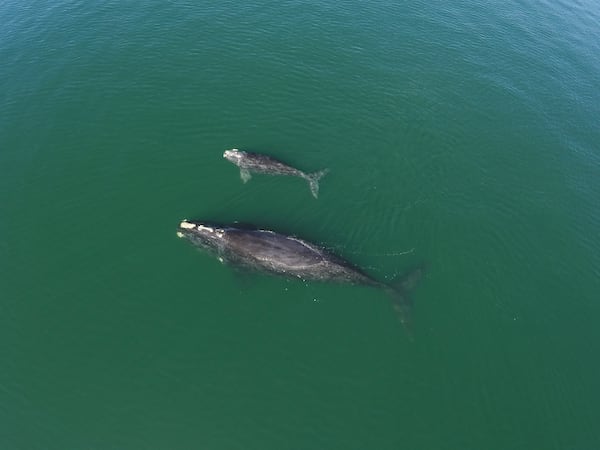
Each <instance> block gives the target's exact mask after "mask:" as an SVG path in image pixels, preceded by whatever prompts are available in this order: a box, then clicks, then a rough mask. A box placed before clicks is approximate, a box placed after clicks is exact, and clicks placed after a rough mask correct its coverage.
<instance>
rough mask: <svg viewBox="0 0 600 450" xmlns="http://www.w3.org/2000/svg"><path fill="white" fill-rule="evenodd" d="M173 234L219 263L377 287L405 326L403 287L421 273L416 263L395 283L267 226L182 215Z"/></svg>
mask: <svg viewBox="0 0 600 450" xmlns="http://www.w3.org/2000/svg"><path fill="white" fill-rule="evenodd" d="M177 235H178V236H179V237H181V238H185V239H187V240H189V241H190V242H191V243H192V244H193V245H195V246H196V247H199V248H201V249H204V250H207V251H208V252H210V253H212V254H213V255H215V256H216V257H217V258H218V259H219V260H220V261H221V262H223V263H230V264H233V265H237V266H243V267H248V268H251V269H254V270H258V271H261V272H267V273H271V274H275V275H282V276H288V277H297V278H301V279H303V280H317V281H333V282H341V283H351V284H360V285H365V286H372V287H375V288H380V289H382V290H384V291H385V292H386V293H387V294H388V295H389V296H390V297H391V298H392V301H393V305H394V308H395V309H396V311H397V312H398V315H399V317H400V321H401V322H402V324H403V325H404V326H405V327H406V328H407V329H409V328H410V316H411V309H412V305H411V301H410V299H409V297H408V291H409V290H411V289H412V288H413V287H414V286H415V285H416V283H417V281H418V280H419V279H420V278H421V277H422V275H423V267H422V266H420V267H417V268H415V269H413V270H411V271H409V272H408V273H407V274H406V275H405V276H404V277H402V278H401V279H400V280H399V282H398V283H393V284H388V283H384V282H381V281H379V280H376V279H375V278H373V277H371V276H370V275H369V274H367V273H366V272H364V271H363V270H361V269H360V268H358V267H356V266H355V265H353V264H352V263H350V262H348V261H346V260H344V259H342V258H340V257H338V256H336V255H334V254H333V253H330V252H328V251H327V250H325V249H323V248H321V247H319V246H317V245H315V244H312V243H310V242H307V241H305V240H302V239H299V238H297V237H294V236H287V235H284V234H279V233H276V232H274V231H271V230H262V229H245V228H239V227H236V226H230V225H215V224H212V223H206V222H200V221H194V220H184V221H182V222H181V223H180V224H179V229H178V231H177Z"/></svg>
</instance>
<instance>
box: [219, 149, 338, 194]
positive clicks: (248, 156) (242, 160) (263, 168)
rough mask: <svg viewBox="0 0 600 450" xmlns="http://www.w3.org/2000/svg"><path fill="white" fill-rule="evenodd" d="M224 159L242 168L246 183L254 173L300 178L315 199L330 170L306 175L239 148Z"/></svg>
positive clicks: (274, 160) (293, 168) (224, 155)
mask: <svg viewBox="0 0 600 450" xmlns="http://www.w3.org/2000/svg"><path fill="white" fill-rule="evenodd" d="M223 158H225V159H226V160H228V161H231V162H232V163H233V164H235V165H236V166H238V167H239V168H240V178H241V179H242V181H243V182H244V183H247V182H248V181H249V180H250V179H251V178H252V173H262V174H268V175H287V176H293V177H299V178H303V179H305V180H306V181H307V182H308V187H309V188H310V192H311V194H312V195H313V197H314V198H318V197H319V180H320V179H321V178H322V177H324V176H325V175H326V174H327V173H329V169H323V170H320V171H318V172H315V173H305V172H303V171H301V170H299V169H296V168H295V167H292V166H289V165H287V164H285V163H284V162H282V161H279V160H277V159H275V158H273V157H271V156H267V155H263V154H260V153H252V152H245V151H243V150H239V149H237V148H233V149H231V150H225V151H224V152H223Z"/></svg>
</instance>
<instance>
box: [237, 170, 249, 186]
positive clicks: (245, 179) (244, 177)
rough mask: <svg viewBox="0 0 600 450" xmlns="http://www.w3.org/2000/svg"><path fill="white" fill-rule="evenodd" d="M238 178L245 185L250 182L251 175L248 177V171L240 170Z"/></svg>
mask: <svg viewBox="0 0 600 450" xmlns="http://www.w3.org/2000/svg"><path fill="white" fill-rule="evenodd" d="M240 178H241V179H242V181H243V182H244V184H245V183H247V182H248V181H250V178H252V175H250V172H249V171H248V169H240Z"/></svg>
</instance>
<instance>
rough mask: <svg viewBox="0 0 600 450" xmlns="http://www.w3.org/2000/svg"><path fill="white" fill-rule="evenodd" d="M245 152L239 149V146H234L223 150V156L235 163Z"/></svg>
mask: <svg viewBox="0 0 600 450" xmlns="http://www.w3.org/2000/svg"><path fill="white" fill-rule="evenodd" d="M244 154H245V153H244V152H243V151H241V150H238V149H237V148H232V149H231V150H225V151H224V152H223V158H225V159H227V160H229V161H231V162H232V163H234V164H237V163H238V162H239V161H240V160H241V159H242V157H243V156H244Z"/></svg>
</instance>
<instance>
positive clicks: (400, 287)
mask: <svg viewBox="0 0 600 450" xmlns="http://www.w3.org/2000/svg"><path fill="white" fill-rule="evenodd" d="M424 274H425V265H424V264H421V265H419V266H416V267H413V268H412V269H411V270H409V271H408V272H407V273H406V274H405V275H404V276H402V277H400V278H399V279H398V280H396V281H394V282H392V283H391V284H389V285H387V286H386V291H387V292H388V294H389V296H390V297H391V299H392V305H393V306H394V309H395V310H396V313H397V314H398V318H399V319H400V322H401V323H402V325H403V326H404V328H405V329H406V332H407V333H408V334H409V336H410V337H411V338H412V309H413V304H412V299H411V298H410V292H411V291H412V290H413V289H414V288H415V286H416V285H417V283H418V282H419V281H420V280H421V278H423V275H424Z"/></svg>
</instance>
